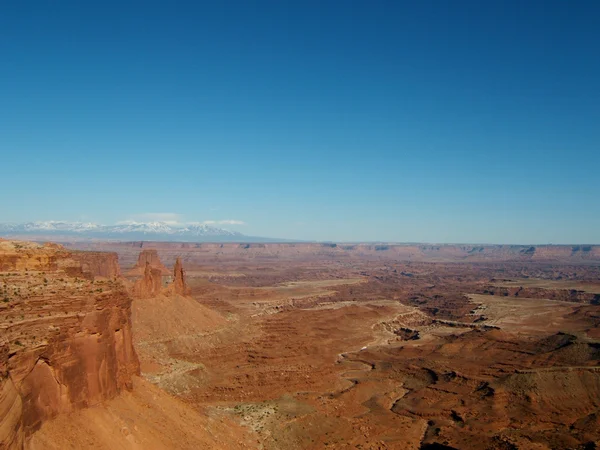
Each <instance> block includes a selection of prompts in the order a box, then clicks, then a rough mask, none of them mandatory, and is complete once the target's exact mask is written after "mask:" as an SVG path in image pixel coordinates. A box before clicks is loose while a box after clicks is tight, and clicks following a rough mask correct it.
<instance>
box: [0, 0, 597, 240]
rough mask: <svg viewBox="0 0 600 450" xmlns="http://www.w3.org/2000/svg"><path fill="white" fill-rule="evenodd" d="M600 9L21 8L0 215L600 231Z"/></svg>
mask: <svg viewBox="0 0 600 450" xmlns="http://www.w3.org/2000/svg"><path fill="white" fill-rule="evenodd" d="M598 23H600V3H598V2H595V1H589V2H584V1H575V2H565V1H550V0H549V1H535V0H531V1H527V2H520V1H508V0H507V1H486V2H481V1H422V2H408V1H400V0H398V1H379V2H367V1H363V2H360V1H324V2H322V1H298V2H281V1H264V2H263V1H256V2H255V1H241V2H233V1H225V2H166V1H165V2H153V1H144V2H111V1H104V2H79V1H77V2H67V1H61V2H50V1H43V2H33V1H23V2H9V4H6V5H4V6H3V8H2V13H1V14H0V57H1V59H0V61H1V68H2V70H0V157H1V158H0V164H1V165H2V169H3V170H2V171H1V173H2V181H3V184H4V189H2V190H1V191H0V205H1V206H2V207H1V208H0V221H2V222H6V221H9V222H13V221H14V222H21V221H29V220H73V221H76V220H85V221H95V222H99V223H105V224H110V223H115V222H119V221H123V220H130V219H135V218H147V219H149V218H165V217H167V218H171V219H174V220H177V221H180V222H201V221H223V220H229V221H240V222H244V224H243V225H227V227H228V228H230V229H235V230H237V231H240V232H243V233H245V234H249V235H258V236H270V237H282V238H297V239H316V240H352V241H360V240H369V241H370V240H383V241H405V242H406V241H413V242H414V241H423V242H491V243H549V242H551V243H600V198H599V197H600V173H599V168H600V57H599V55H600V27H598Z"/></svg>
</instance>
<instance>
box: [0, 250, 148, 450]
mask: <svg viewBox="0 0 600 450" xmlns="http://www.w3.org/2000/svg"><path fill="white" fill-rule="evenodd" d="M84 259H85V258H84ZM92 259H93V258H92ZM109 260H110V258H109ZM97 268H102V264H100V265H99V266H97ZM105 269H106V270H109V266H104V267H103V268H102V270H105ZM110 270H114V267H113V268H112V269H110ZM105 273H109V272H105ZM86 275H89V271H85V270H84V269H83V267H82V263H81V262H80V261H79V260H77V258H73V255H72V254H71V253H70V252H68V251H66V250H65V249H64V248H62V247H60V246H52V245H45V246H41V245H38V244H33V243H28V242H13V241H2V242H0V294H1V295H0V448H10V449H13V448H21V447H22V445H23V442H24V439H25V438H26V436H27V435H29V434H31V433H32V432H33V431H35V430H36V429H37V428H39V426H40V425H41V424H42V422H43V421H45V420H47V419H49V418H52V417H54V416H56V415H58V414H60V413H63V412H68V411H71V410H73V409H76V408H81V407H85V406H90V405H93V404H96V403H98V402H101V401H103V400H106V399H110V398H112V397H114V396H115V395H116V394H117V393H118V392H119V391H120V390H122V389H127V388H130V387H131V383H132V376H133V375H135V374H138V373H139V362H138V358H137V355H136V353H135V351H134V348H133V343H132V335H131V334H132V333H131V318H130V316H131V299H130V297H129V295H128V293H127V291H126V290H125V287H124V286H123V284H122V283H121V281H119V280H97V281H94V280H92V279H90V277H89V276H88V277H87V278H86Z"/></svg>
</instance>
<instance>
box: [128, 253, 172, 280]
mask: <svg viewBox="0 0 600 450" xmlns="http://www.w3.org/2000/svg"><path fill="white" fill-rule="evenodd" d="M147 265H150V267H152V268H153V269H157V270H159V271H160V274H161V275H170V274H171V271H170V270H169V269H167V268H166V267H165V266H164V265H163V263H162V262H161V261H160V257H159V256H158V251H157V250H155V249H144V250H142V251H141V253H140V254H139V256H138V260H137V263H136V264H135V266H134V267H133V268H132V269H131V270H129V271H128V272H127V274H126V275H127V276H140V275H144V273H145V271H146V266H147Z"/></svg>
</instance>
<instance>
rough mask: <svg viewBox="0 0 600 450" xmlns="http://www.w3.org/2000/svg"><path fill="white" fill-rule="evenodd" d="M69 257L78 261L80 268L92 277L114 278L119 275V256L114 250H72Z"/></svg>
mask: <svg viewBox="0 0 600 450" xmlns="http://www.w3.org/2000/svg"><path fill="white" fill-rule="evenodd" d="M71 258H73V259H74V260H76V261H78V262H80V263H81V268H82V270H83V271H84V272H86V273H89V274H91V275H92V276H93V277H102V278H114V277H118V276H119V275H121V268H120V267H119V258H118V256H117V254H116V253H115V252H81V251H74V252H73V253H72V254H71Z"/></svg>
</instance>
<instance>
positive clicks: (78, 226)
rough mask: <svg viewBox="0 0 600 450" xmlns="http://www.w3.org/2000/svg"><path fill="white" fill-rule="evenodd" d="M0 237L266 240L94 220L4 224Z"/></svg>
mask: <svg viewBox="0 0 600 450" xmlns="http://www.w3.org/2000/svg"><path fill="white" fill-rule="evenodd" d="M0 236H7V237H11V236H12V237H14V236H31V237H40V238H45V237H49V238H52V237H60V238H78V239H115V240H156V241H221V240H222V241H235V240H244V241H246V240H262V239H261V238H251V237H248V236H244V235H243V234H241V233H238V232H237V231H230V230H226V229H223V228H218V227H214V226H211V225H206V224H192V225H185V226H181V225H180V226H175V225H173V224H170V223H166V222H133V221H130V222H125V223H120V224H117V225H99V224H95V223H91V222H86V223H84V222H62V221H46V222H28V223H20V224H9V223H0Z"/></svg>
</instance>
